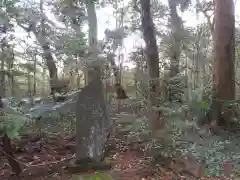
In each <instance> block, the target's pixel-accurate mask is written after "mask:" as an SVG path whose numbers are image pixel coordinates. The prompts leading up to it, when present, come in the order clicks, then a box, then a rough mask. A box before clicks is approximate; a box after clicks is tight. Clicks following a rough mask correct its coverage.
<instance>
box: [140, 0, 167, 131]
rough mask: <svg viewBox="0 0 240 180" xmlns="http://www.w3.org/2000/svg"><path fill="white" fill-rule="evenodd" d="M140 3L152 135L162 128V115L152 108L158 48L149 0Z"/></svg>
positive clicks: (156, 95)
mask: <svg viewBox="0 0 240 180" xmlns="http://www.w3.org/2000/svg"><path fill="white" fill-rule="evenodd" d="M140 3H141V10H142V12H141V15H142V18H141V20H142V31H143V38H144V41H145V44H146V48H145V50H146V51H145V53H146V57H147V63H148V65H147V66H148V75H149V78H150V80H149V92H148V93H149V101H150V105H151V106H152V108H151V112H150V113H149V114H150V117H149V125H150V127H151V129H152V133H153V135H155V133H156V132H157V131H158V130H159V129H160V128H162V127H163V125H164V122H163V117H161V115H162V113H161V112H160V111H159V110H158V109H155V108H153V107H154V106H159V101H158V98H160V97H159V95H160V93H159V91H160V90H159V56H158V48H157V42H156V35H155V29H154V24H153V20H152V15H151V10H150V6H151V5H150V0H140Z"/></svg>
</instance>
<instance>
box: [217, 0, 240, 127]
mask: <svg viewBox="0 0 240 180" xmlns="http://www.w3.org/2000/svg"><path fill="white" fill-rule="evenodd" d="M214 2H215V28H214V55H215V62H216V76H215V79H214V80H215V83H216V84H215V88H214V90H213V101H212V121H215V122H218V124H221V123H225V122H227V121H228V120H230V118H231V113H230V111H229V110H226V108H224V107H223V103H224V102H226V101H229V100H234V99H235V69H234V63H235V48H234V29H235V15H234V2H233V0H227V1H226V0H217V1H214ZM221 120H222V121H223V122H222V121H221Z"/></svg>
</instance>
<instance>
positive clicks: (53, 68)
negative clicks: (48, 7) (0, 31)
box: [33, 0, 58, 98]
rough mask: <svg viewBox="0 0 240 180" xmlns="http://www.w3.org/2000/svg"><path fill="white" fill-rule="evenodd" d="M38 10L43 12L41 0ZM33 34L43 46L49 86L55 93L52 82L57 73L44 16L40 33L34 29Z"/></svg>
mask: <svg viewBox="0 0 240 180" xmlns="http://www.w3.org/2000/svg"><path fill="white" fill-rule="evenodd" d="M40 11H41V13H42V14H43V13H44V12H43V0H41V1H40ZM33 33H34V34H35V36H36V38H37V40H38V42H39V43H40V45H41V46H42V48H43V57H44V58H45V60H46V64H47V67H48V70H49V76H50V86H51V94H52V95H53V98H54V95H55V89H54V88H53V82H54V81H55V82H56V81H57V80H58V75H57V66H56V64H55V61H54V58H53V56H52V53H51V49H50V46H49V44H48V42H47V40H46V39H45V38H46V32H45V25H44V18H43V17H42V19H41V33H40V34H39V33H38V32H36V31H35V30H34V31H33Z"/></svg>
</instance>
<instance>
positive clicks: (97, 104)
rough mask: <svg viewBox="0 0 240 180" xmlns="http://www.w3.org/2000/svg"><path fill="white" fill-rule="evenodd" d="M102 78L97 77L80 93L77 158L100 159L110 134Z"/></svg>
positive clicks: (77, 114) (78, 102)
mask: <svg viewBox="0 0 240 180" xmlns="http://www.w3.org/2000/svg"><path fill="white" fill-rule="evenodd" d="M106 106H107V104H106V102H105V99H104V92H103V85H102V82H101V80H99V79H97V78H95V79H93V80H92V82H90V83H89V85H88V86H87V87H85V88H83V89H82V91H81V92H79V93H78V97H77V102H76V121H77V123H76V124H77V127H76V131H77V152H76V156H77V160H81V159H85V158H87V157H90V158H92V159H94V160H95V161H100V160H101V159H102V157H103V154H104V149H105V144H106V141H107V138H108V135H109V117H108V112H107V107H106Z"/></svg>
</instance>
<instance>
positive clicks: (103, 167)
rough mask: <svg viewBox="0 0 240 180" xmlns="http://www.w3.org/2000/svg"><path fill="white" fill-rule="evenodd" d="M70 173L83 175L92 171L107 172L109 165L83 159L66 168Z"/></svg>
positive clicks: (90, 159) (109, 168)
mask: <svg viewBox="0 0 240 180" xmlns="http://www.w3.org/2000/svg"><path fill="white" fill-rule="evenodd" d="M67 170H68V171H69V172H70V173H84V172H94V171H108V170H111V164H110V163H107V162H104V161H100V162H99V161H95V160H94V159H92V158H85V159H81V160H77V161H76V162H75V163H72V164H70V165H69V166H68V167H67Z"/></svg>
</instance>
